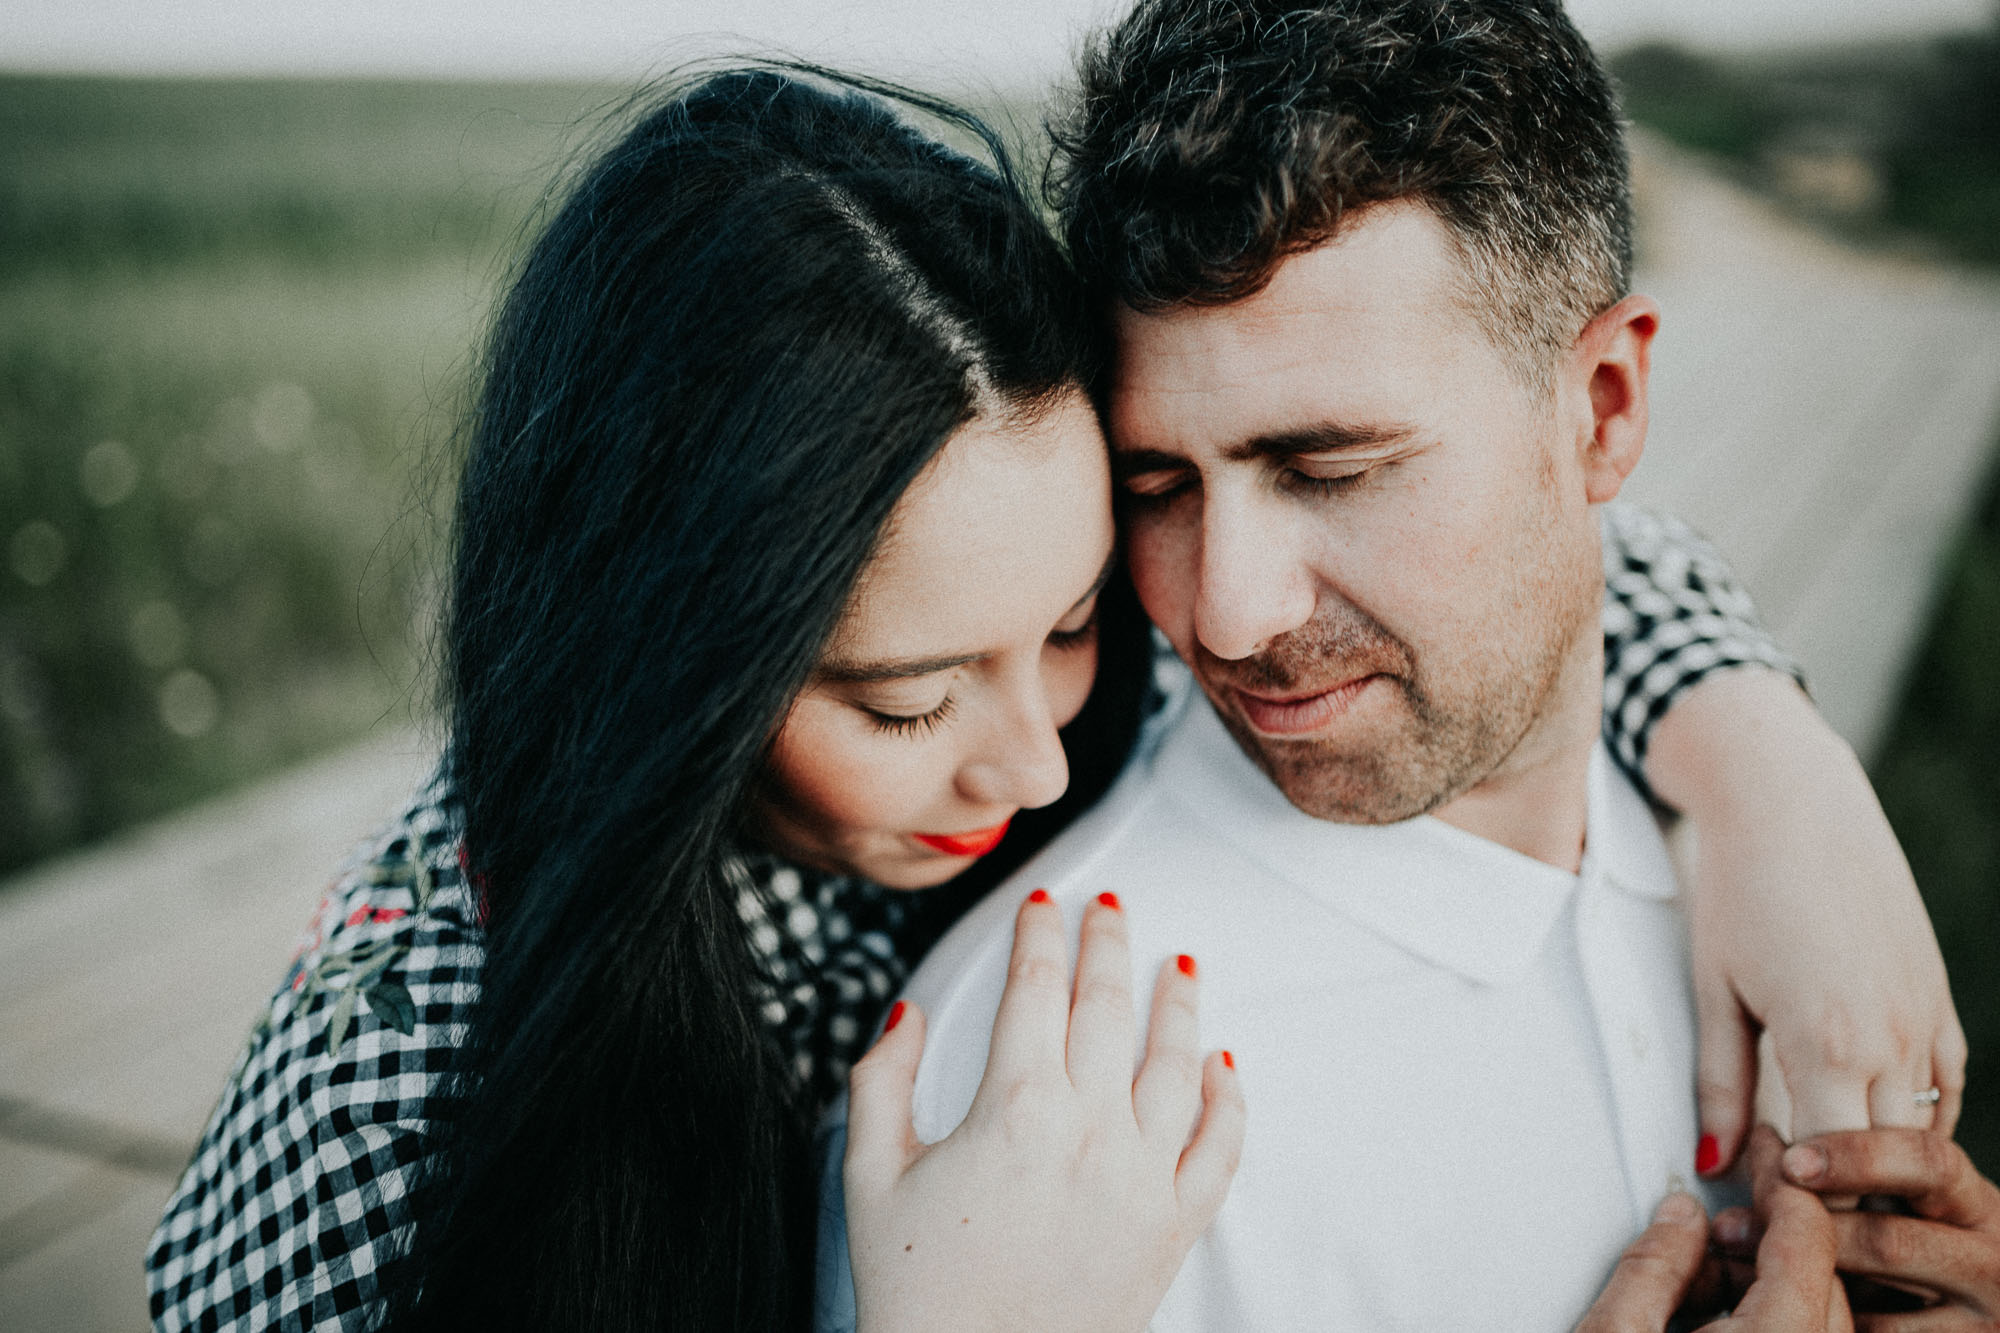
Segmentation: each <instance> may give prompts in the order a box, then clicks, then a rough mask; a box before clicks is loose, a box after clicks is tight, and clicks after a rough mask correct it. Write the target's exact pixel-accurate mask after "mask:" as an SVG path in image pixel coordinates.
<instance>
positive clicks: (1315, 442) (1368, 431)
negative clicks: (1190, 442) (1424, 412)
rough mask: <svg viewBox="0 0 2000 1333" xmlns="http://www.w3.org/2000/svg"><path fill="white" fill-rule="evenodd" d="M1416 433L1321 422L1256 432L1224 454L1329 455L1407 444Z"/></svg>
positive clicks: (1238, 458)
mask: <svg viewBox="0 0 2000 1333" xmlns="http://www.w3.org/2000/svg"><path fill="white" fill-rule="evenodd" d="M1416 434H1417V431H1416V428H1415V427H1414V426H1397V425H1389V426H1362V425H1354V424H1352V423H1349V422H1344V421H1322V422H1318V423H1316V424H1314V425H1311V426H1298V427H1295V428H1293V429H1291V430H1278V431H1271V432H1269V433H1267V434H1264V435H1253V436H1251V437H1250V438H1249V439H1247V440H1243V441H1240V442H1239V443H1237V444H1233V445H1231V446H1230V447H1229V448H1228V449H1227V450H1225V451H1224V454H1223V456H1224V457H1226V458H1228V459H1229V461H1231V462H1232V463H1239V462H1243V461H1245V460H1247V459H1252V458H1277V459H1284V458H1294V457H1296V456H1298V455H1299V454H1326V453H1334V452H1337V451H1339V450H1341V449H1367V448H1372V447H1377V446H1380V445H1385V444H1407V443H1409V441H1410V440H1412V439H1414V438H1415V437H1416Z"/></svg>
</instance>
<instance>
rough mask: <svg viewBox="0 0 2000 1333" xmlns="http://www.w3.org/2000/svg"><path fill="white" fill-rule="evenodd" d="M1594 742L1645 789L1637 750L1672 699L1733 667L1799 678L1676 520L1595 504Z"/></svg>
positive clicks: (1726, 573)
mask: <svg viewBox="0 0 2000 1333" xmlns="http://www.w3.org/2000/svg"><path fill="white" fill-rule="evenodd" d="M1601 518H1602V522H1603V529H1604V613H1603V622H1604V739H1605V742H1606V743H1607V744H1608V745H1609V746H1610V748H1611V753H1612V755H1613V757H1614V758H1616V759H1617V761H1618V763H1619V766H1620V767H1622V768H1623V769H1624V770H1625V772H1626V773H1627V774H1628V775H1629V776H1630V777H1631V779H1632V781H1633V782H1635V783H1637V784H1638V786H1639V789H1640V790H1641V791H1644V792H1648V793H1649V794H1650V792H1651V790H1652V789H1651V788H1650V787H1649V786H1648V785H1647V783H1646V776H1645V762H1646V747H1647V744H1648V742H1649V741H1650V740H1651V739H1652V734H1653V728H1654V726H1655V725H1656V724H1657V723H1658V722H1659V720H1660V719H1661V718H1662V717H1665V716H1666V714H1667V710H1668V709H1670V708H1672V707H1673V705H1674V701H1675V700H1676V699H1678V698H1679V697H1680V696H1681V695H1682V694H1683V693H1685V692H1686V691H1687V689H1688V688H1689V687H1690V686H1692V685H1694V684H1696V683H1697V682H1699V681H1701V680H1703V679H1704V678H1706V677H1707V676H1709V675H1711V674H1713V673H1715V672H1717V671H1725V670H1729V669H1731V668H1735V667H1743V666H1762V667H1768V668H1770V669H1771V670H1773V671H1782V672H1785V673H1786V674H1788V675H1790V676H1791V677H1793V678H1794V679H1795V680H1797V681H1798V682H1799V683H1800V684H1801V685H1804V684H1805V676H1804V674H1803V673H1801V672H1800V670H1799V667H1798V664H1797V663H1795V662H1794V661H1792V659H1791V658H1790V657H1788V656H1786V654H1785V652H1784V650H1783V649H1781V648H1780V647H1778V645H1777V643H1776V642H1775V641H1774V640H1773V639H1772V638H1771V636H1770V635H1769V634H1768V633H1766V632H1765V630H1764V627H1763V625H1762V624H1761V623H1759V621H1758V619H1757V608H1756V607H1755V606H1753V605H1752V604H1751V602H1750V595H1749V594H1748V593H1746V592H1745V591H1744V590H1743V588H1742V586H1741V585H1740V584H1738V583H1737V582H1736V576H1735V575H1734V574H1733V573H1731V572H1730V569H1729V565H1728V563H1727V562H1725V561H1724V560H1723V558H1722V556H1721V554H1720V553H1719V552H1717V551H1716V549H1715V548H1714V547H1713V546H1711V545H1709V544H1708V543H1707V542H1706V541H1704V540H1703V539H1702V538H1701V537H1699V536H1697V535H1696V534H1695V532H1694V531H1693V530H1692V529H1691V528H1689V527H1688V526H1687V525H1686V524H1684V523H1682V522H1681V521H1680V520H1678V519H1675V518H1671V517H1668V516H1667V515H1664V514H1658V513H1655V512H1653V511H1651V510H1648V509H1642V508H1639V507H1638V506H1636V505H1631V504H1625V503H1622V502H1618V501H1614V502H1612V503H1610V504H1607V505H1605V506H1603V509H1602V511H1601Z"/></svg>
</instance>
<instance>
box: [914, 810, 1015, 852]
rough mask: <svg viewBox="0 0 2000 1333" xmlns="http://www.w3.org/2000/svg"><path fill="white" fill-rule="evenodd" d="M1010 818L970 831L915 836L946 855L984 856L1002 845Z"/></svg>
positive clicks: (925, 844)
mask: <svg viewBox="0 0 2000 1333" xmlns="http://www.w3.org/2000/svg"><path fill="white" fill-rule="evenodd" d="M1010 822H1012V821H1010V820H1005V819H1003V820H1001V821H1000V822H999V823H998V824H995V825H994V826H993V827H992V828H979V829H974V830H972V832H970V833H917V834H912V835H911V836H913V837H914V838H916V840H917V841H918V842H920V843H922V844H923V845H924V846H926V847H932V848H935V849H936V850H938V851H940V852H943V853H944V854H945V855H946V856H984V855H986V853H988V852H990V851H992V850H993V849H994V848H995V847H998V846H999V845H1000V839H1002V838H1004V837H1006V836H1007V825H1008V824H1009V823H1010Z"/></svg>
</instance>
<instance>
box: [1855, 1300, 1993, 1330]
mask: <svg viewBox="0 0 2000 1333" xmlns="http://www.w3.org/2000/svg"><path fill="white" fill-rule="evenodd" d="M1852 1327H1853V1328H1854V1330H1855V1333H1976V1330H1978V1329H1979V1328H1981V1327H1982V1326H1981V1325H1980V1324H1978V1323H1974V1322H1971V1321H1969V1320H1968V1319H1967V1317H1966V1313H1965V1311H1963V1310H1954V1309H1953V1308H1951V1307H1950V1306H1948V1305H1940V1306H1937V1307H1935V1308H1933V1309H1929V1310H1912V1311H1910V1312H1909V1313H1907V1314H1872V1315H1871V1314H1857V1315H1855V1316H1854V1323H1853V1325H1852Z"/></svg>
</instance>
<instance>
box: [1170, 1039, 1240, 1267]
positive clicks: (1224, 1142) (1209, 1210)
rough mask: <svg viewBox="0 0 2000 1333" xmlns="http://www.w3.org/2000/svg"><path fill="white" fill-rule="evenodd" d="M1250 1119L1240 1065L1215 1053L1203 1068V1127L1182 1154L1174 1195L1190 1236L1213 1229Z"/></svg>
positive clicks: (1233, 1176) (1201, 1125)
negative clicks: (1210, 1226) (1239, 1070)
mask: <svg viewBox="0 0 2000 1333" xmlns="http://www.w3.org/2000/svg"><path fill="white" fill-rule="evenodd" d="M1248 1123H1249V1115H1248V1112H1247V1110H1246V1109H1245V1107H1244V1104H1243V1085H1242V1084H1241V1083H1240V1082H1238V1081H1237V1077H1236V1060H1235V1057H1233V1056H1232V1055H1230V1053H1229V1052H1228V1051H1216V1052H1215V1053H1214V1054H1212V1055H1210V1056H1209V1057H1208V1059H1207V1061H1206V1062H1205V1063H1204V1064H1203V1065H1202V1070H1201V1124H1200V1125H1198V1126H1197V1127H1196V1128H1195V1132H1194V1138H1193V1139H1192V1140H1190V1141H1189V1143H1188V1145H1187V1147H1186V1148H1184V1149H1182V1150H1181V1157H1180V1164H1179V1166H1178V1167H1176V1169H1175V1171H1174V1193H1175V1195H1176V1196H1177V1197H1178V1198H1179V1199H1180V1204H1181V1222H1182V1226H1183V1229H1184V1230H1185V1231H1186V1232H1187V1234H1189V1235H1194V1234H1197V1233H1199V1232H1202V1231H1205V1230H1207V1229H1208V1224H1209V1223H1210V1222H1212V1221H1214V1220H1215V1214H1216V1212H1217V1211H1218V1210H1219V1209H1220V1208H1221V1207H1222V1201H1223V1199H1224V1198H1226V1197H1227V1196H1228V1194H1229V1182H1230V1181H1231V1180H1233V1179H1235V1177H1236V1164H1237V1163H1238V1162H1239V1161H1241V1160H1242V1157H1243V1131H1244V1128H1245V1126H1246V1125H1247V1124H1248Z"/></svg>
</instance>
